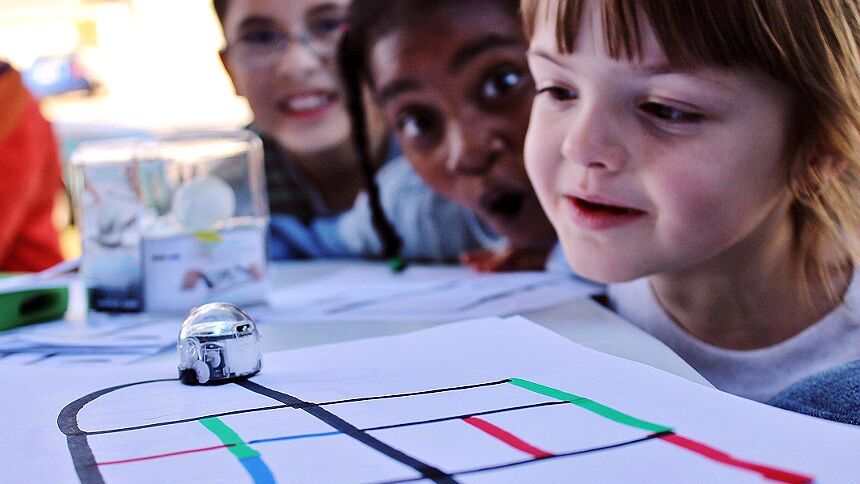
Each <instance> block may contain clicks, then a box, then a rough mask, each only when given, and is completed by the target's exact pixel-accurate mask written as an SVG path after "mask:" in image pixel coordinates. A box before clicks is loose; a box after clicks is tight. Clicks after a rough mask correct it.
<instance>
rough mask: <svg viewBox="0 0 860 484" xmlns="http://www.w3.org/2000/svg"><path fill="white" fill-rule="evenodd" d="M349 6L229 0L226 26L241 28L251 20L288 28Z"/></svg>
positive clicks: (305, 0) (332, 1)
mask: <svg viewBox="0 0 860 484" xmlns="http://www.w3.org/2000/svg"><path fill="white" fill-rule="evenodd" d="M348 4H349V1H348V0H290V1H287V2H285V1H283V0H229V2H228V4H227V12H226V14H227V18H226V24H227V25H229V26H232V27H233V28H239V27H241V26H242V25H243V24H245V23H247V21H248V20H249V19H250V20H253V21H255V22H257V23H261V22H268V23H271V24H278V25H281V26H284V27H286V26H289V25H291V24H294V23H301V22H303V21H304V20H306V19H307V18H308V17H309V16H313V15H314V14H317V13H319V14H324V13H327V12H332V11H343V10H345V9H346V7H347V6H348Z"/></svg>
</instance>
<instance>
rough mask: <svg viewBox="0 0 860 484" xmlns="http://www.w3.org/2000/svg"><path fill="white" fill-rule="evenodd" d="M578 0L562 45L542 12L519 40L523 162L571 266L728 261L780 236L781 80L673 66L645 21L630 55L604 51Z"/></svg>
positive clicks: (780, 241) (786, 115)
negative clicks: (530, 99)
mask: <svg viewBox="0 0 860 484" xmlns="http://www.w3.org/2000/svg"><path fill="white" fill-rule="evenodd" d="M587 5H588V6H587V7H586V9H588V8H591V9H592V10H593V12H589V11H588V10H586V12H585V13H584V14H583V15H584V17H583V18H585V19H586V21H584V22H583V24H582V26H581V28H580V29H579V32H578V36H577V39H576V43H575V49H574V51H573V52H572V53H570V54H562V53H560V52H559V50H558V44H557V42H556V39H555V35H554V28H553V26H551V25H544V24H541V23H540V20H539V21H538V25H537V28H536V30H535V33H534V36H533V38H532V42H531V46H530V51H529V65H530V68H531V70H532V74H533V76H534V79H535V85H536V88H537V92H538V94H537V97H536V98H535V102H534V105H533V108H532V120H531V124H530V126H529V134H528V136H527V139H526V146H525V153H526V166H527V168H528V170H529V176H530V177H531V179H532V183H533V184H534V186H535V189H536V191H537V193H538V197H539V198H540V201H541V204H542V205H543V207H544V209H545V210H546V212H547V214H548V215H549V218H550V221H551V222H552V223H553V225H554V226H555V228H556V231H557V232H558V234H559V239H560V240H561V241H562V245H563V247H564V249H565V253H566V254H567V257H568V259H569V261H570V262H571V265H572V267H573V269H574V270H575V271H576V272H578V273H579V274H581V275H583V276H585V277H588V278H591V279H595V280H599V281H602V282H618V281H624V280H630V279H635V278H638V277H642V276H646V275H651V274H655V273H665V272H676V271H694V272H695V271H696V270H698V269H701V268H703V267H714V266H717V267H722V268H724V269H725V270H728V271H731V270H734V269H732V267H733V266H734V265H735V264H737V263H738V261H743V260H745V259H746V258H745V256H744V254H746V255H747V256H748V255H749V254H750V253H752V252H762V251H765V252H768V251H773V250H776V251H782V250H783V249H785V248H786V247H789V246H790V244H791V229H790V227H791V224H792V222H791V217H790V213H789V207H790V205H791V199H792V198H791V194H790V189H789V185H788V162H787V161H788V160H787V158H788V157H789V156H790V155H789V153H790V148H791V140H790V126H789V121H788V120H789V119H791V114H792V112H793V111H792V110H793V100H792V96H791V95H790V93H789V92H788V89H787V88H786V87H785V86H784V85H782V84H780V83H779V82H778V81H776V80H774V79H772V78H770V77H768V76H767V75H765V74H763V73H761V72H759V71H753V70H741V69H737V70H728V69H725V70H720V69H716V68H705V67H691V68H686V67H684V68H682V67H678V66H672V65H670V63H669V62H668V59H667V56H666V55H665V53H664V52H663V50H662V48H661V47H660V45H659V44H658V42H657V40H656V37H655V34H654V32H653V30H651V29H650V26H648V24H647V22H643V24H642V25H641V27H642V32H641V33H642V47H641V50H640V51H639V52H638V54H637V55H636V56H635V58H632V59H630V60H628V59H627V58H625V57H624V56H621V58H620V59H619V58H615V57H613V56H612V55H610V54H609V52H608V48H607V46H606V45H605V41H604V38H603V32H602V27H600V22H599V21H598V20H595V21H588V20H587V19H589V18H591V16H594V15H598V14H599V9H597V8H596V7H595V6H594V3H593V2H591V3H588V4H587ZM594 18H595V19H597V18H599V15H598V17H594ZM750 251H752V252H750ZM738 269H740V268H738Z"/></svg>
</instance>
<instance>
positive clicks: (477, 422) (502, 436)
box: [463, 417, 554, 459]
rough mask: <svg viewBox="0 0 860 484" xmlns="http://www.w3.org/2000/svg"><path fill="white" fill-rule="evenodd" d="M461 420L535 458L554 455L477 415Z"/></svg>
mask: <svg viewBox="0 0 860 484" xmlns="http://www.w3.org/2000/svg"><path fill="white" fill-rule="evenodd" d="M463 421H464V422H466V423H467V424H469V425H471V426H473V427H476V428H478V429H480V430H481V431H483V432H486V433H487V434H489V435H492V436H493V437H495V438H497V439H499V440H501V441H502V442H504V443H506V444H508V445H510V446H511V447H513V448H515V449H517V450H520V451H522V452H525V453H526V454H529V455H531V456H532V457H534V458H536V459H540V458H544V457H552V456H553V455H554V454H550V453H549V452H547V451H545V450H541V449H538V448H537V447H535V446H533V445H531V444H529V443H528V442H526V441H524V440H522V439H520V438H519V437H517V436H516V435H514V434H512V433H510V432H508V431H507V430H503V429H501V428H499V427H496V426H495V425H493V424H491V423H490V422H487V421H486V420H483V419H480V418H478V417H466V418H464V419H463Z"/></svg>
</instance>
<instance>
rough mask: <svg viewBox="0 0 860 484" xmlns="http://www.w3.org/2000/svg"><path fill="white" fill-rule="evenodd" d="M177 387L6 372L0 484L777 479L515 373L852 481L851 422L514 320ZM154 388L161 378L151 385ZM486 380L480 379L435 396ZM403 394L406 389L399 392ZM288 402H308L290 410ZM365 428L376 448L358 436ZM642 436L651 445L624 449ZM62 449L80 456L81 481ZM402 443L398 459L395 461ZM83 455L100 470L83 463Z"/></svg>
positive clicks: (378, 342)
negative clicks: (239, 378) (755, 397)
mask: <svg viewBox="0 0 860 484" xmlns="http://www.w3.org/2000/svg"><path fill="white" fill-rule="evenodd" d="M175 378H176V369H175V366H174V365H172V364H169V363H165V364H159V365H138V366H135V367H124V368H105V367H98V368H93V369H90V370H86V371H85V372H80V371H72V370H67V369H65V370H60V369H52V368H48V369H35V368H29V367H23V368H20V369H19V370H18V371H15V372H8V373H7V377H6V378H5V379H4V380H5V384H4V391H5V392H7V393H6V395H9V396H13V397H7V398H3V399H2V400H0V412H2V415H3V416H4V420H5V421H4V422H3V428H4V435H6V436H7V438H5V439H3V442H2V444H0V452H2V455H4V457H5V459H6V461H7V462H8V463H25V465H18V464H14V465H13V464H9V465H6V466H2V467H0V481H2V482H33V483H40V482H51V483H53V482H78V481H80V482H87V483H89V482H102V481H101V480H103V482H106V483H113V482H123V483H136V482H145V483H149V482H171V483H186V482H187V483H192V482H194V483H199V482H231V483H232V482H380V481H381V482H388V481H398V480H406V479H413V478H420V476H421V473H420V472H419V470H417V469H421V470H423V471H424V472H427V469H435V470H437V471H438V472H439V473H440V475H441V476H447V477H440V476H438V475H437V476H436V477H437V478H436V482H511V483H514V482H516V483H521V482H612V483H628V482H629V483H642V482H683V483H689V482H697V483H711V482H713V483H723V482H780V481H779V480H776V481H773V480H771V481H767V480H765V479H763V478H762V476H761V475H760V474H758V473H756V472H755V471H752V470H748V469H743V468H739V467H737V466H731V465H726V464H723V463H720V462H716V461H714V460H710V459H708V458H705V457H703V456H702V455H700V454H698V453H694V452H691V451H689V450H686V449H684V448H682V447H678V446H677V445H673V444H671V443H669V442H667V441H665V440H662V439H659V438H647V437H649V436H651V437H653V434H652V432H651V431H649V430H643V429H640V428H638V427H635V426H631V425H627V424H623V423H619V422H618V421H617V420H616V419H612V418H607V417H606V416H604V415H602V414H600V412H596V411H591V410H588V409H586V408H583V406H580V405H575V404H571V403H567V402H563V401H562V400H560V399H558V398H551V397H548V396H547V395H545V394H541V393H537V392H533V391H529V390H527V389H524V388H523V387H521V386H517V385H515V384H512V383H510V381H508V380H506V379H510V378H521V379H525V380H529V381H532V382H536V383H539V384H541V385H545V386H548V387H553V388H556V389H559V390H562V391H564V392H568V393H571V394H575V395H578V396H581V397H584V398H587V399H590V400H591V401H594V402H598V403H599V404H601V405H603V406H605V407H611V408H612V409H615V410H616V411H618V412H623V413H624V414H626V415H629V416H632V417H635V418H638V419H641V420H642V421H646V422H650V423H655V424H660V425H663V426H667V427H671V428H672V429H673V432H674V434H675V435H678V436H682V437H684V438H687V439H692V440H694V441H696V442H699V443H702V444H704V445H707V446H710V447H712V448H714V449H717V450H718V451H721V452H723V453H726V454H728V455H730V456H732V457H733V458H735V459H738V460H740V461H744V462H752V463H755V464H758V465H762V466H767V467H769V468H777V469H781V470H783V471H786V472H791V473H794V474H795V475H798V476H809V477H812V478H814V479H815V482H819V483H842V482H856V481H857V476H860V462H858V460H857V458H856V457H857V455H856V452H857V449H858V448H860V429H858V428H856V427H850V426H847V425H840V424H835V423H831V422H826V421H823V420H817V419H813V418H811V417H806V416H803V415H799V414H793V413H790V412H786V411H783V410H779V409H775V408H772V407H768V406H765V405H762V404H759V403H755V402H751V401H748V400H744V399H741V398H738V397H735V396H731V395H727V394H724V393H722V392H719V391H716V390H713V389H709V388H707V387H704V386H700V385H698V384H695V383H692V382H689V381H687V380H684V379H682V378H679V377H676V376H674V375H670V374H668V373H665V372H663V371H660V370H657V369H654V368H651V367H648V366H645V365H641V364H638V363H633V362H630V361H627V360H623V359H620V358H616V357H612V356H608V355H605V354H602V353H598V352H596V351H593V350H590V349H587V348H585V347H582V346H579V345H577V344H575V343H572V342H570V341H569V340H567V339H565V338H563V337H561V336H559V335H557V334H555V333H553V332H551V331H549V330H546V329H543V328H541V327H539V326H536V325H534V324H532V323H530V322H528V321H525V320H524V319H522V318H510V319H507V320H503V319H499V318H489V319H483V320H476V321H470V322H464V323H457V324H449V325H444V326H440V327H436V328H432V329H428V330H423V331H419V332H415V333H410V334H406V335H401V336H391V337H384V338H377V339H372V340H363V341H353V342H348V343H340V344H335V345H328V346H321V347H315V348H307V349H302V350H295V351H288V352H280V353H269V354H266V355H265V359H264V363H263V371H262V372H261V373H260V374H259V375H257V376H255V377H253V378H252V379H251V382H252V383H253V384H255V385H262V386H263V387H266V388H269V389H272V390H275V391H277V392H280V393H281V394H282V395H281V396H278V398H277V399H276V398H273V397H272V396H266V395H264V394H261V393H260V392H259V391H252V389H249V388H248V387H243V386H240V385H238V384H226V385H220V386H209V387H200V386H197V387H191V386H184V385H182V384H180V383H179V382H178V381H176V380H175ZM158 379H165V380H164V381H150V380H158ZM147 381H149V382H148V383H140V384H137V385H133V386H126V387H123V388H119V389H116V390H113V391H110V392H107V393H104V394H102V395H101V396H99V397H98V398H95V399H93V400H91V401H89V403H87V404H86V405H83V406H82V407H81V408H80V409H79V410H78V411H76V412H70V411H66V412H61V410H62V409H63V408H64V407H67V405H68V404H69V403H70V402H73V401H75V400H76V399H79V398H81V397H83V396H85V395H88V394H92V393H93V392H96V391H98V390H101V389H106V388H111V387H115V386H119V385H127V384H130V383H135V382H147ZM476 384H486V385H483V386H476V387H471V388H461V389H457V390H447V391H435V392H434V391H432V390H442V389H449V388H453V387H461V386H464V385H476ZM258 390H259V389H258ZM416 392H423V393H416ZM403 393H412V395H404V396H398V397H391V396H392V395H395V394H403ZM283 394H288V395H290V396H292V397H295V398H298V399H300V400H301V402H304V403H302V404H296V402H297V401H296V400H286V401H287V402H288V403H291V404H292V405H286V404H285V403H284V402H283V398H284V397H283ZM368 397H385V398H374V399H367V398H368ZM355 399H363V400H359V401H355ZM344 400H350V401H344ZM314 404H317V405H314ZM536 405H537V406H536ZM68 408H72V407H68ZM505 409H507V410H505ZM61 414H62V415H63V416H62V417H61V418H59V424H60V425H63V426H66V427H67V431H68V428H69V427H68V425H70V424H69V422H72V423H73V424H75V425H77V426H78V427H79V429H80V430H81V431H86V432H91V433H93V434H91V435H88V436H86V439H85V442H84V440H83V438H82V437H80V436H77V437H72V438H69V439H68V440H67V438H66V435H64V434H63V433H61V432H60V430H59V427H58V416H60V415H61ZM321 415H322V417H321ZM331 415H334V416H336V417H337V418H338V419H339V420H338V422H343V423H345V424H346V425H347V426H348V427H349V428H354V429H358V430H357V432H358V435H359V436H361V438H354V437H353V436H351V435H348V433H344V432H339V431H338V430H336V426H340V428H343V427H342V425H341V424H340V423H335V424H332V423H331V422H330V421H328V420H325V419H326V418H329V417H326V416H331ZM468 416H476V417H477V418H478V419H481V420H482V421H483V422H487V423H489V424H492V425H493V426H495V427H496V428H499V429H502V430H504V431H506V432H508V433H509V434H511V435H514V436H516V437H517V438H519V439H520V440H521V441H522V442H525V443H527V444H528V445H530V446H532V447H533V448H534V449H538V450H540V451H541V452H546V453H548V454H553V456H551V457H548V458H543V459H539V460H536V459H535V458H534V457H533V455H534V454H532V453H531V452H533V450H532V451H524V450H522V449H520V448H517V447H515V446H512V445H509V444H508V443H506V442H505V441H504V440H502V439H499V438H497V437H494V436H493V435H491V434H490V433H487V432H485V431H483V430H480V429H479V428H478V427H476V426H475V425H474V422H476V421H475V420H474V419H471V420H464V418H466V417H468ZM203 418H210V420H201V419H203ZM212 418H214V419H217V420H212ZM428 421H429V422H428ZM470 421H471V422H473V423H469V422H470ZM203 422H208V423H209V425H212V423H213V422H215V423H217V424H218V425H221V426H222V427H221V428H223V429H228V431H229V432H232V435H234V436H235V438H236V439H238V440H237V441H232V444H234V445H232V446H231V447H229V448H228V447H223V445H224V442H225V441H224V440H222V438H221V437H219V435H218V434H217V432H215V431H213V430H211V429H210V428H209V427H207V426H206V425H204V423H203ZM327 422H328V423H327ZM420 422H423V423H420ZM379 427H386V428H381V429H380V428H379ZM374 428H376V430H371V429H374ZM70 433H72V434H74V432H70ZM12 436H14V437H12ZM364 436H370V437H372V438H373V439H375V440H373V441H372V442H378V443H380V444H381V445H382V449H383V450H379V449H378V448H374V447H372V446H371V445H370V444H368V442H367V441H366V440H365V441H362V439H364V438H365V437H364ZM641 438H647V440H643V441H640V442H635V443H630V442H631V441H634V440H636V439H641ZM82 443H85V446H84V447H82ZM622 443H626V445H619V446H617V447H613V448H609V449H604V450H593V449H596V448H600V447H605V446H610V445H615V444H622ZM240 444H241V445H240ZM374 445H375V444H374ZM244 446H247V447H244ZM237 447H241V448H242V449H244V450H245V451H246V452H252V453H258V455H256V456H250V457H249V456H248V455H247V454H245V457H243V458H240V457H239V456H237V455H236V454H234V453H233V452H231V449H232V450H234V451H236V452H239V449H237ZM70 449H76V450H75V455H76V456H77V459H78V460H77V462H78V464H79V466H78V470H77V471H76V468H75V466H74V465H73V460H72V457H71V455H72V450H70ZM82 449H83V450H85V451H86V452H83V451H82ZM588 449H592V451H591V452H585V453H580V454H576V455H566V456H560V455H562V454H569V453H571V452H581V451H585V450H588ZM392 450H393V451H394V452H396V453H397V452H399V453H400V454H396V455H397V456H400V457H398V458H395V457H392V454H391V451H392ZM87 452H90V453H91V455H92V457H91V461H92V462H91V463H95V464H94V465H91V466H88V465H87V462H90V461H87V460H86V459H84V458H82V457H81V456H82V455H83V456H86V455H88V454H87ZM402 456H405V457H406V458H408V459H413V461H410V460H408V459H404V458H403V457H402ZM416 462H417V463H418V464H420V465H417V466H416V465H415V463H416ZM33 463H38V465H35V464H33ZM422 466H424V467H422ZM488 468H489V469H488ZM482 469H484V470H482ZM79 476H83V478H81V479H79ZM252 476H256V480H254V479H255V478H254V477H252ZM267 478H271V480H267ZM99 479H100V480H99ZM446 479H450V480H446ZM423 482H431V480H424V481H423Z"/></svg>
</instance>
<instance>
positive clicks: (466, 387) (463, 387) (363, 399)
mask: <svg viewBox="0 0 860 484" xmlns="http://www.w3.org/2000/svg"><path fill="white" fill-rule="evenodd" d="M510 382H511V380H510V379H509V378H506V379H504V380H498V381H491V382H487V383H475V384H473V385H461V386H456V387H446V388H434V389H432V390H421V391H417V392H408V393H392V394H390V395H380V396H375V397H359V398H348V399H345V400H332V401H329V402H321V403H316V404H309V405H319V406H321V407H323V406H328V405H340V404H342V403H355V402H367V401H370V400H384V399H389V398H401V397H414V396H418V395H430V394H433V393H443V392H455V391H459V390H471V389H473V388H481V387H490V386H495V385H502V384H504V383H510ZM297 408H298V407H297Z"/></svg>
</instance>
